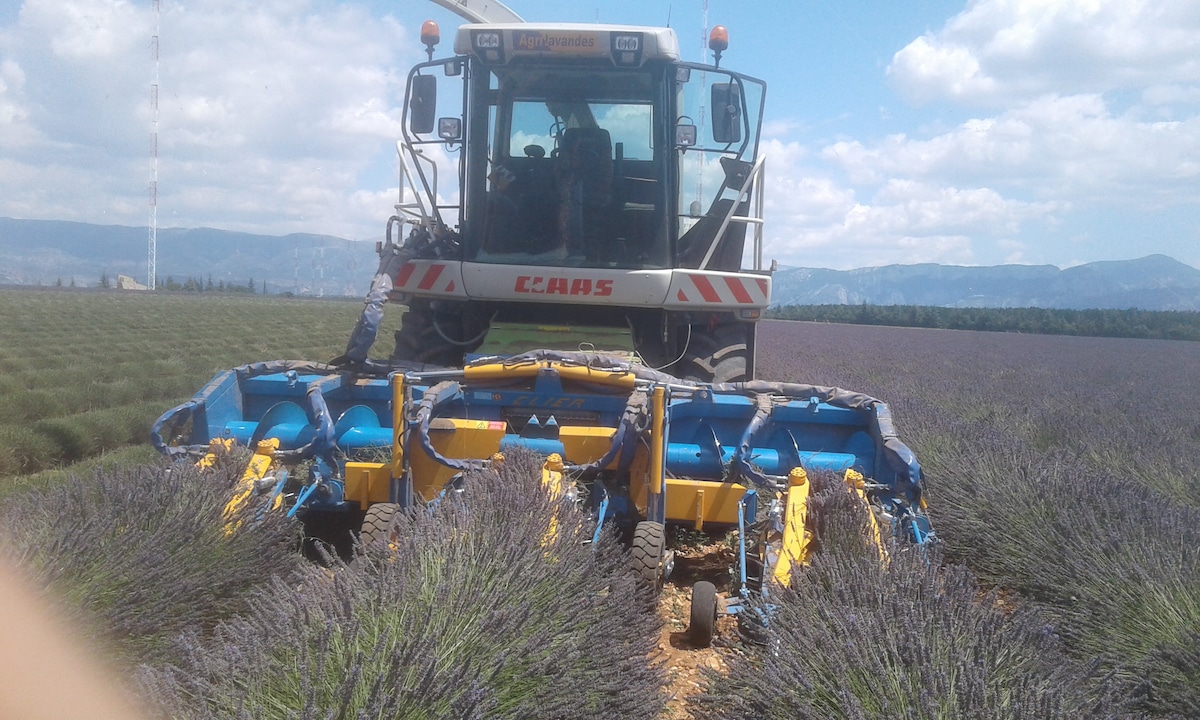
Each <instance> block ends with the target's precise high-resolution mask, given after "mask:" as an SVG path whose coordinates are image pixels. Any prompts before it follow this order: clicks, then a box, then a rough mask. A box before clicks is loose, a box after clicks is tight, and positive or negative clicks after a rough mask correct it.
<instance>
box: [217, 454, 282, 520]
mask: <svg viewBox="0 0 1200 720" xmlns="http://www.w3.org/2000/svg"><path fill="white" fill-rule="evenodd" d="M278 449H279V440H278V439H276V438H271V439H269V440H260V441H259V442H258V446H257V447H255V448H254V454H253V455H251V456H250V462H248V463H246V471H245V472H243V473H242V479H241V480H239V481H238V485H237V487H236V488H235V489H234V491H233V497H231V498H230V499H229V502H228V503H226V504H225V519H226V520H227V521H230V520H232V519H233V518H235V517H237V515H238V513H239V512H241V509H242V506H243V505H245V504H246V501H247V500H249V499H250V496H251V495H252V494H253V493H254V484H255V483H256V482H258V481H259V480H262V479H263V478H264V477H266V476H267V472H268V471H270V469H271V466H272V465H273V464H274V463H275V451H276V450H278ZM236 528H237V526H236V525H233V526H229V525H226V527H225V532H226V534H229V533H231V532H233V531H234V530H235V529H236Z"/></svg>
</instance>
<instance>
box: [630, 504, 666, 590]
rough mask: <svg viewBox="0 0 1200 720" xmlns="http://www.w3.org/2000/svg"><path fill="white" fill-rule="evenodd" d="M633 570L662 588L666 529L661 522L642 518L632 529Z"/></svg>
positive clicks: (655, 586)
mask: <svg viewBox="0 0 1200 720" xmlns="http://www.w3.org/2000/svg"><path fill="white" fill-rule="evenodd" d="M632 550H633V571H634V572H635V573H636V574H637V576H638V577H640V578H642V579H643V580H645V581H646V582H648V583H649V584H650V586H651V587H653V588H654V592H655V593H657V592H658V591H659V590H662V585H663V572H662V563H663V558H664V557H666V552H667V543H666V531H665V530H664V528H663V525H662V523H657V522H652V521H649V520H644V521H642V522H640V523H638V524H637V527H635V528H634V529H633V547H632Z"/></svg>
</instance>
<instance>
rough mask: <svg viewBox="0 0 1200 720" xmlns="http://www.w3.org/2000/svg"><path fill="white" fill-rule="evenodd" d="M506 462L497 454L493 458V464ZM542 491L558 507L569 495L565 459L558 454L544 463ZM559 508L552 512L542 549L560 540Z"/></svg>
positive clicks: (502, 456) (543, 536) (551, 455)
mask: <svg viewBox="0 0 1200 720" xmlns="http://www.w3.org/2000/svg"><path fill="white" fill-rule="evenodd" d="M497 458H498V459H499V462H504V455H502V454H500V453H496V454H495V455H493V456H492V462H496V461H497ZM542 489H543V490H545V491H546V494H548V495H549V496H550V499H551V500H553V501H554V502H555V504H556V505H557V503H558V501H559V500H561V499H562V498H563V497H564V496H565V495H566V494H567V479H566V475H565V474H564V473H563V459H562V456H561V455H559V454H558V453H551V454H550V457H548V458H546V461H545V462H544V463H542ZM556 510H557V508H556V509H554V510H551V513H552V514H551V515H550V524H549V526H548V527H547V528H546V534H544V535H542V547H543V548H545V547H546V546H548V545H550V544H551V543H553V542H554V541H555V539H557V538H558V513H557V511H556Z"/></svg>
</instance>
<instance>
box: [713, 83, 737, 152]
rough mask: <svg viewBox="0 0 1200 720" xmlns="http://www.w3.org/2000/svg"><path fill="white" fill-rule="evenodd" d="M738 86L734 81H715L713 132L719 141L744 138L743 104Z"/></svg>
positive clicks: (730, 141) (728, 141)
mask: <svg viewBox="0 0 1200 720" xmlns="http://www.w3.org/2000/svg"><path fill="white" fill-rule="evenodd" d="M739 97H740V95H739V93H738V87H737V86H736V85H734V84H733V83H713V86H712V134H713V140H716V141H717V142H718V143H725V144H728V143H735V142H738V141H740V140H741V139H742V105H741V102H739Z"/></svg>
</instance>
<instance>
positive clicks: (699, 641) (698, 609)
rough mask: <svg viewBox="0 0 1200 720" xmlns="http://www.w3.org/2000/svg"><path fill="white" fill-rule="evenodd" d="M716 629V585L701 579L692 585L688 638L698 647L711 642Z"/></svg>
mask: <svg viewBox="0 0 1200 720" xmlns="http://www.w3.org/2000/svg"><path fill="white" fill-rule="evenodd" d="M716 629H717V586H716V585H713V584H712V583H710V582H708V581H707V580H701V581H700V582H698V583H696V584H695V585H693V586H692V613H691V623H690V624H689V625H688V640H690V641H691V643H692V645H693V646H695V647H698V648H702V647H708V646H709V645H711V644H712V639H713V634H714V633H715V632H716Z"/></svg>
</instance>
